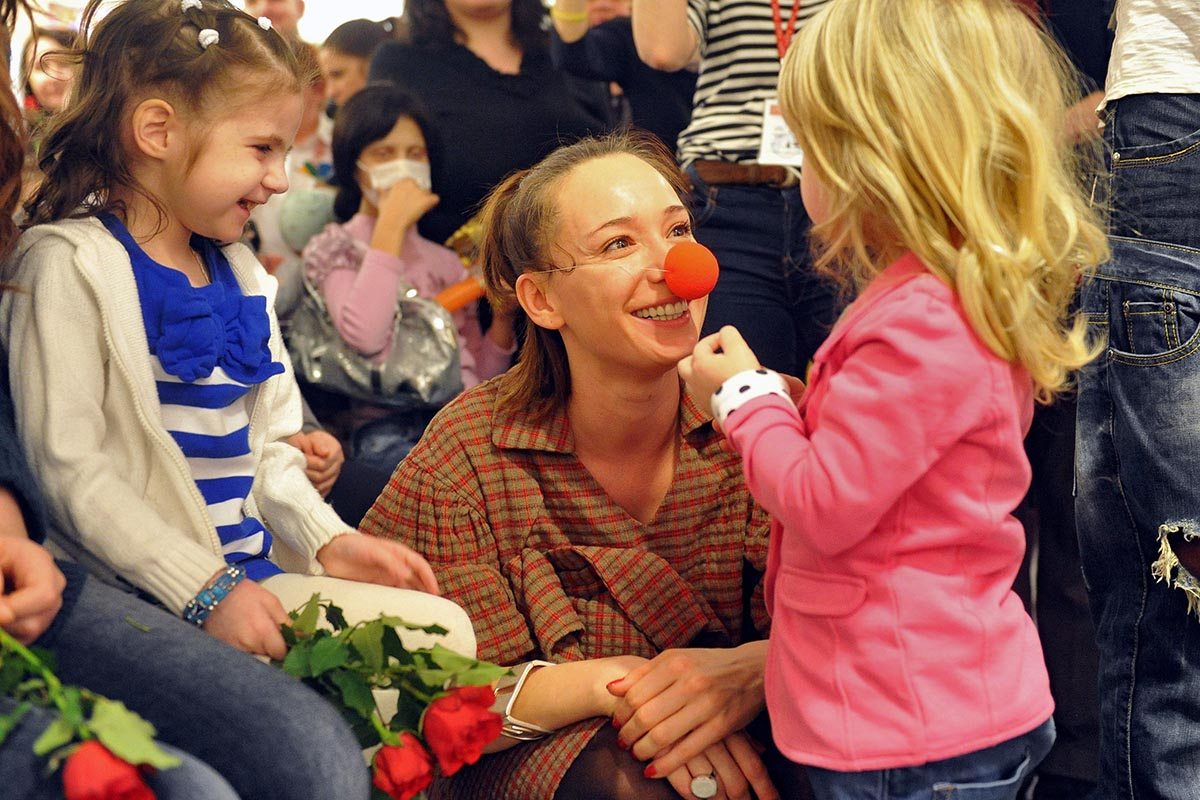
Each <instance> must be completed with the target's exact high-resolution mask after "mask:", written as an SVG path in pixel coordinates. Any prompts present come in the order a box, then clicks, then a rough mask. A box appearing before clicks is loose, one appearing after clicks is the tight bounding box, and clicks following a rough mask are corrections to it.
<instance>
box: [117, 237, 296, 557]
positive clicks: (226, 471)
mask: <svg viewBox="0 0 1200 800" xmlns="http://www.w3.org/2000/svg"><path fill="white" fill-rule="evenodd" d="M101 221H103V222H104V224H105V226H106V227H107V228H108V229H109V231H110V232H112V233H113V235H114V236H115V237H116V238H117V239H118V240H119V241H120V242H121V243H122V244H123V245H124V246H125V249H126V251H127V252H128V253H129V258H130V262H131V264H132V266H133V273H134V278H135V280H136V282H137V287H138V299H139V301H140V303H141V307H142V318H143V322H144V323H145V326H146V338H147V340H148V342H149V345H150V354H149V355H150V362H151V368H152V370H153V372H154V381H155V385H156V387H157V389H158V399H159V403H160V409H161V414H162V423H163V427H165V428H166V429H167V432H168V433H170V435H171V438H172V439H174V440H175V443H176V444H177V445H179V449H180V450H181V451H182V452H183V457H184V460H185V461H186V463H187V466H188V469H189V470H190V472H191V475H192V479H193V480H194V481H195V482H196V488H197V489H198V490H199V492H200V494H201V496H202V497H203V498H204V502H205V504H206V505H207V507H208V513H209V516H210V517H211V518H212V521H213V525H214V526H215V528H216V533H217V537H218V538H219V539H220V542H221V551H222V553H223V554H224V556H225V561H226V562H228V563H230V564H234V563H238V564H241V565H242V566H244V567H245V568H246V573H247V575H248V576H249V577H250V578H251V579H253V580H261V579H263V578H267V577H270V576H271V575H276V574H278V573H280V572H282V571H283V570H281V569H280V568H279V567H278V566H276V565H275V564H274V563H272V562H271V561H269V560H268V557H269V555H270V552H271V543H272V538H271V533H270V532H269V531H268V530H267V529H266V528H265V527H263V524H262V523H261V522H260V521H259V520H257V519H255V518H253V517H247V516H246V515H245V513H244V512H243V507H244V505H245V502H246V497H247V496H248V495H249V494H250V487H251V485H252V484H253V483H254V473H255V468H256V466H257V461H256V459H255V457H254V454H253V453H252V452H251V449H250V416H249V404H248V402H247V399H248V395H249V394H250V391H251V389H252V388H253V387H254V385H255V384H258V383H261V382H262V381H264V380H266V379H267V378H268V377H270V376H271V375H275V374H278V373H279V372H282V371H283V366H282V365H281V364H278V363H276V362H272V361H271V360H270V351H269V350H268V348H267V334H268V332H269V321H268V318H267V315H266V306H265V300H264V298H261V297H250V298H247V297H246V296H244V295H243V294H242V290H241V287H240V286H238V283H237V279H236V278H235V276H234V274H233V270H232V269H231V268H230V266H229V263H228V262H227V261H226V260H225V257H224V255H222V253H221V251H220V250H219V249H218V248H217V247H216V246H214V245H213V244H212V243H211V242H209V241H207V240H204V239H201V238H200V237H194V238H193V247H195V248H196V249H197V250H198V252H199V253H200V254H201V255H202V257H203V259H204V262H205V265H206V267H207V269H208V272H209V275H210V276H211V277H212V281H211V283H209V285H207V286H199V287H195V286H192V285H191V284H190V282H189V281H188V279H187V277H186V276H185V275H184V274H183V273H182V272H178V271H176V270H173V269H170V268H167V267H164V266H162V265H160V264H158V263H157V262H155V261H154V260H153V259H151V258H150V256H148V255H147V254H146V253H145V251H144V250H142V249H141V247H140V246H138V244H137V243H136V242H135V241H134V240H133V238H132V237H131V236H130V235H129V233H128V231H127V230H126V229H125V227H124V225H122V224H121V222H120V221H119V220H118V219H117V218H116V217H113V216H111V215H104V216H102V217H101Z"/></svg>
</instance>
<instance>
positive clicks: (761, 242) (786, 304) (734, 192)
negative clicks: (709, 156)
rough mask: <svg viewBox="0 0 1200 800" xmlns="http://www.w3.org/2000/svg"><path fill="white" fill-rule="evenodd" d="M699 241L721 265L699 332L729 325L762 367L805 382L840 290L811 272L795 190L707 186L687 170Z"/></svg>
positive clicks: (806, 223) (802, 212) (804, 217)
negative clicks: (702, 325)
mask: <svg viewBox="0 0 1200 800" xmlns="http://www.w3.org/2000/svg"><path fill="white" fill-rule="evenodd" d="M688 176H689V177H690V178H691V180H692V185H693V187H694V189H695V194H694V198H693V201H692V214H693V216H694V217H695V221H696V239H697V240H698V241H699V242H700V243H701V244H703V245H704V246H705V247H707V248H708V249H710V250H712V251H713V254H714V255H716V257H717V263H718V264H719V265H720V267H721V276H720V278H719V279H718V281H717V286H716V288H715V289H714V290H713V292H712V294H711V295H710V296H709V298H708V314H707V316H706V317H705V320H704V329H703V333H704V334H709V333H713V332H715V331H717V330H719V329H720V328H721V326H722V325H733V326H734V327H736V328H737V329H738V330H739V331H741V334H742V336H743V337H745V339H746V341H747V342H748V343H749V344H750V347H751V348H752V349H753V350H754V353H755V355H757V356H758V360H759V362H761V363H762V364H763V365H764V366H767V367H770V368H771V369H774V370H777V371H779V372H783V373H785V374H788V375H796V376H799V377H801V378H803V377H804V374H805V371H806V370H807V368H808V363H809V362H810V361H811V360H812V357H813V354H814V353H816V352H817V348H818V347H820V345H821V342H823V341H825V337H826V335H828V333H829V329H830V328H832V327H833V323H834V321H835V320H836V319H837V314H838V310H839V302H838V291H837V289H836V288H835V287H834V286H833V285H831V284H830V283H829V282H828V281H826V280H824V279H822V278H819V277H817V276H816V275H815V274H814V273H813V271H812V258H811V256H810V254H809V249H808V228H809V219H808V214H807V213H806V212H805V210H804V204H803V203H802V202H801V200H800V188H799V187H798V186H793V187H790V188H787V189H778V188H773V187H771V186H766V185H748V184H722V185H720V186H711V185H709V184H707V183H705V182H704V180H703V179H702V178H701V177H700V176H699V175H698V174H697V173H696V170H695V169H694V168H691V167H689V168H688Z"/></svg>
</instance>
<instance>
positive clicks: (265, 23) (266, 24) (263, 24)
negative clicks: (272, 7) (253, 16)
mask: <svg viewBox="0 0 1200 800" xmlns="http://www.w3.org/2000/svg"><path fill="white" fill-rule="evenodd" d="M199 1H200V0H196V2H199ZM258 27H260V28H262V29H263V30H264V31H269V30H271V18H270V17H259V18H258Z"/></svg>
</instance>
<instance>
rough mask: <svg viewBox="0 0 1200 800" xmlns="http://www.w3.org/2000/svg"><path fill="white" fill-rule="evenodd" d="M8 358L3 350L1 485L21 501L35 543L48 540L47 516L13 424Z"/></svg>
mask: <svg viewBox="0 0 1200 800" xmlns="http://www.w3.org/2000/svg"><path fill="white" fill-rule="evenodd" d="M7 363H8V357H7V356H6V355H5V354H3V353H0V486H3V487H4V488H5V489H7V490H8V491H9V492H11V493H12V496H13V497H14V498H16V500H17V502H18V503H20V504H21V513H22V514H23V515H24V517H25V529H26V530H27V531H29V538H30V539H33V541H35V542H43V541H45V540H46V516H45V510H44V508H43V507H42V494H41V492H40V491H39V490H38V486H37V482H36V481H35V480H34V477H33V473H32V472H30V470H29V465H28V464H27V463H26V462H25V454H24V453H23V452H21V443H20V442H19V441H18V440H17V429H16V425H14V424H13V403H12V393H11V391H10V389H9V386H8V369H7Z"/></svg>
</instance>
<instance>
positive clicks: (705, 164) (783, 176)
mask: <svg viewBox="0 0 1200 800" xmlns="http://www.w3.org/2000/svg"><path fill="white" fill-rule="evenodd" d="M692 166H693V167H695V169H696V174H698V175H699V176H700V178H701V179H702V180H703V181H704V182H705V183H708V184H712V185H713V186H719V185H721V184H723V183H746V184H765V185H767V186H774V187H777V188H780V189H783V188H786V187H788V186H795V185H796V184H797V183H799V182H800V177H799V174H798V173H797V171H796V170H794V169H788V168H787V167H781V166H779V165H777V164H733V163H731V162H729V161H693V162H692Z"/></svg>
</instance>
